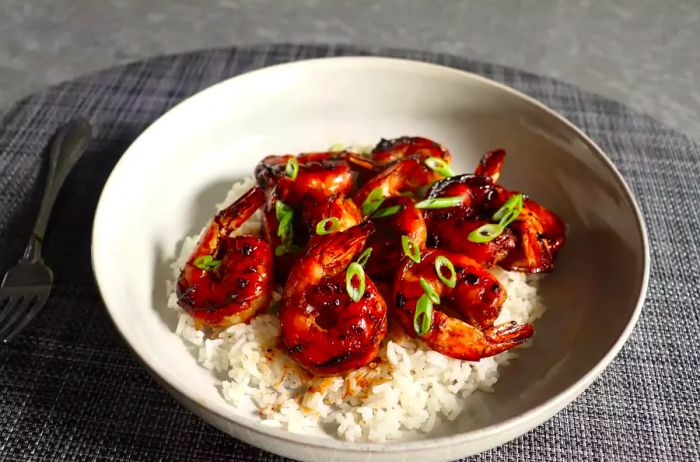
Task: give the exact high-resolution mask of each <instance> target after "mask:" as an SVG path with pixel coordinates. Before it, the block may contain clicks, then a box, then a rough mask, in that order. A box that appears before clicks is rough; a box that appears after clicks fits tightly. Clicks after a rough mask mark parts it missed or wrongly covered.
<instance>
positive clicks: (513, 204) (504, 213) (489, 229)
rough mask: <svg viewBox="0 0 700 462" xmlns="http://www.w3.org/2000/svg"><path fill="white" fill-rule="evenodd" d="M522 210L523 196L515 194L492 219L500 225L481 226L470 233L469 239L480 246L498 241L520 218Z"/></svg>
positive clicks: (488, 224)
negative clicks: (507, 228)
mask: <svg viewBox="0 0 700 462" xmlns="http://www.w3.org/2000/svg"><path fill="white" fill-rule="evenodd" d="M522 209H523V195H522V194H515V195H513V196H511V197H510V198H509V199H508V200H507V201H505V203H504V204H503V205H502V206H501V208H499V209H498V210H497V211H496V213H494V214H493V216H492V217H491V219H492V220H493V221H497V222H498V223H487V224H485V225H481V226H479V227H478V228H476V229H475V230H474V231H472V232H471V233H469V235H468V236H467V239H469V240H470V241H472V242H476V243H478V244H483V243H484V242H490V241H492V240H494V239H496V238H497V237H498V236H500V235H501V234H502V233H503V230H505V229H506V227H507V226H508V225H509V224H511V223H512V222H513V221H515V219H516V218H518V216H519V215H520V212H521V210H522Z"/></svg>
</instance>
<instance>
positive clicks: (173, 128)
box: [92, 58, 649, 461]
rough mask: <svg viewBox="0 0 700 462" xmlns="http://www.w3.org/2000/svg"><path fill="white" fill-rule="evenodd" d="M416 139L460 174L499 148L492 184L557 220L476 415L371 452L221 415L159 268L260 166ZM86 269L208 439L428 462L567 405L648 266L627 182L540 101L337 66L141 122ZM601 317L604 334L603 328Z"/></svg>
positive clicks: (216, 91)
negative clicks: (532, 321)
mask: <svg viewBox="0 0 700 462" xmlns="http://www.w3.org/2000/svg"><path fill="white" fill-rule="evenodd" d="M400 135H413V136H425V137H429V138H432V139H435V140H438V141H439V142H441V143H443V144H444V145H445V146H447V147H448V148H449V149H450V150H451V151H452V153H453V155H454V158H455V165H456V170H457V171H472V170H473V168H474V166H475V164H476V162H477V160H478V159H479V157H480V156H481V154H482V153H483V152H485V151H486V150H488V149H493V148H496V147H503V148H506V149H507V150H508V157H507V160H506V164H505V168H504V174H503V175H502V179H501V181H500V182H501V183H502V184H504V185H505V186H507V187H510V188H513V189H517V190H522V191H526V192H528V193H529V194H531V195H532V196H533V197H534V198H535V199H537V200H539V201H540V202H542V203H543V204H544V205H545V206H547V207H549V208H551V209H553V210H554V211H556V212H558V213H559V214H560V215H561V216H562V217H563V218H564V219H565V221H566V222H567V223H568V225H569V235H568V243H567V245H566V247H565V248H564V250H563V252H562V253H561V255H560V258H559V260H558V266H557V270H556V271H555V272H554V273H553V274H551V275H549V276H548V277H547V278H546V279H545V280H544V282H543V285H542V293H543V295H544V298H545V302H546V304H547V305H548V307H549V308H548V311H547V312H546V313H545V316H544V317H543V318H542V319H541V320H540V321H538V322H537V324H536V329H537V336H536V338H535V342H534V346H533V347H532V348H530V349H528V350H526V351H524V352H523V354H522V355H521V357H520V358H518V360H517V361H514V362H513V364H512V365H511V366H510V367H507V368H504V369H502V371H503V373H502V376H501V379H500V380H499V382H498V383H497V385H496V388H495V392H494V393H491V394H487V393H476V394H475V395H473V396H472V398H470V399H473V400H477V403H478V404H479V406H478V407H479V408H480V409H481V411H480V412H479V413H477V415H470V416H467V415H466V414H463V415H462V416H461V417H460V418H459V419H458V420H457V421H456V422H453V423H451V424H450V425H442V426H439V427H438V428H437V429H436V430H435V431H434V432H432V433H430V434H427V435H424V436H411V437H408V438H407V439H406V440H403V441H395V442H389V443H385V444H364V443H362V444H358V443H348V442H344V441H340V440H338V439H336V438H334V437H332V436H329V435H326V434H323V433H321V432H320V431H319V432H318V433H314V434H308V435H299V434H292V433H289V432H287V431H284V430H280V429H274V428H268V427H264V426H261V425H260V424H258V422H257V421H256V420H255V419H254V418H253V417H251V415H252V413H247V412H245V410H244V411H240V410H237V409H235V408H234V407H232V406H230V405H228V404H227V403H226V402H225V401H224V399H223V398H222V396H221V394H220V392H219V390H218V387H217V383H216V379H215V378H214V376H213V375H212V374H211V373H210V372H208V371H207V370H205V369H203V368H202V367H200V366H199V365H198V364H197V362H196V360H195V358H194V357H193V356H192V354H191V353H189V352H188V350H187V349H186V347H185V345H184V343H183V342H182V341H181V339H180V338H179V337H177V336H176V335H175V334H174V333H173V330H174V322H175V319H174V317H173V314H171V313H169V312H168V311H167V310H166V308H165V304H166V293H165V280H166V279H167V278H168V273H169V271H168V268H167V265H168V263H169V260H171V259H172V258H173V256H174V253H175V249H176V245H177V244H178V242H179V241H180V240H181V239H182V238H183V236H186V235H191V234H193V233H195V232H197V231H198V230H199V229H201V227H202V226H204V225H205V223H206V222H207V220H208V219H209V218H210V217H211V216H212V214H213V212H214V204H215V203H216V202H218V201H220V200H221V199H222V197H223V196H224V194H225V192H226V190H227V189H228V188H229V186H230V184H231V183H232V182H233V181H235V180H238V179H241V178H242V177H244V176H247V175H250V174H251V173H252V171H253V167H254V166H255V164H256V163H257V162H258V160H260V159H261V158H262V157H263V156H264V155H266V154H271V153H290V152H291V153H296V152H303V151H313V150H319V149H324V148H325V147H327V146H330V145H331V144H333V143H337V142H343V143H360V144H374V143H376V142H377V141H378V140H379V139H380V138H381V137H385V138H391V137H396V136H400ZM92 246H93V247H92V259H93V266H94V270H95V276H96V279H97V282H98V285H99V288H100V291H101V292H102V296H103V299H104V302H105V305H106V306H107V309H108V310H109V313H110V315H111V317H112V319H113V320H114V323H115V325H116V326H117V329H118V330H119V332H120V333H121V335H122V336H123V337H124V339H125V340H126V341H127V342H128V344H129V345H130V346H131V348H133V350H134V352H135V353H136V354H137V355H138V357H139V358H140V359H141V360H142V361H143V363H144V364H145V365H146V367H147V368H148V370H149V371H150V372H151V373H152V374H153V375H154V376H155V377H156V378H157V379H158V380H159V382H160V383H161V384H162V385H163V386H164V387H165V388H166V389H167V390H168V391H169V392H170V393H172V394H173V395H174V396H175V397H176V398H177V399H178V400H179V401H180V402H181V403H182V404H183V405H185V406H186V407H188V408H189V409H191V410H192V411H193V412H194V413H196V414H197V415H199V416H200V417H202V418H203V419H205V420H207V421H208V422H210V423H211V424H213V425H215V426H216V427H218V428H219V429H221V430H223V431H225V432H227V433H229V434H231V435H233V436H235V437H236V438H239V439H241V440H243V441H246V442H248V443H250V444H253V445H255V446H258V447H261V448H264V449H266V450H268V451H271V452H274V453H277V454H281V455H285V456H287V457H292V458H295V459H302V460H327V461H331V460H333V461H336V460H349V461H360V460H362V461H368V460H371V461H396V460H415V461H425V460H431V461H439V460H450V459H455V458H458V457H462V456H466V455H469V454H474V453H478V452H480V451H483V450H486V449H489V448H491V447H494V446H496V445H499V444H502V443H504V442H506V441H508V440H510V439H512V438H515V437H516V436H518V435H521V434H522V433H524V432H526V431H527V430H529V429H531V428H533V427H535V426H536V425H538V424H540V423H542V422H543V421H545V420H546V419H548V418H550V417H551V416H552V415H554V414H555V413H556V412H557V411H559V410H560V409H561V408H562V407H564V406H565V405H566V404H568V403H569V402H571V401H572V400H573V399H574V398H575V397H576V396H578V395H579V394H580V393H581V392H582V391H583V390H584V389H585V388H586V387H587V386H588V385H589V384H590V383H591V382H592V381H593V380H594V379H595V378H596V377H597V376H598V375H599V374H600V373H601V372H602V371H603V369H604V368H605V366H606V365H607V364H608V363H609V362H610V361H611V360H612V359H613V357H614V356H615V354H616V353H617V352H618V350H619V349H620V347H621V346H622V344H623V343H624V341H625V340H626V339H627V337H628V335H629V333H630V331H631V330H632V328H633V326H634V324H635V321H636V320H637V317H638V316H639V312H640V309H641V305H642V301H643V298H644V294H645V291H646V284H647V278H648V265H649V263H648V262H649V255H648V247H647V239H646V233H645V230H644V224H643V221H642V218H641V216H640V213H639V210H638V208H637V206H636V205H635V202H634V200H633V198H632V195H631V193H630V191H629V189H628V188H627V186H626V185H625V183H624V181H623V180H622V178H621V177H620V175H619V174H618V172H617V171H616V170H615V168H614V167H613V166H612V164H611V163H610V162H609V161H608V160H607V159H606V158H605V156H604V155H603V154H602V153H601V151H600V149H599V148H598V147H597V146H595V144H594V143H593V142H592V141H591V140H590V139H588V138H587V137H586V136H585V135H584V134H583V133H581V132H580V131H579V130H577V129H576V128H575V127H574V126H572V125H571V124H570V123H568V122H567V121H566V120H564V119H563V118H561V117H559V116H558V115H556V114H555V113H553V112H552V111H550V110H548V109H547V108H546V107H544V106H543V105H541V104H540V103H538V102H536V101H534V100H532V99H530V98H528V97H526V96H524V95H522V94H520V93H518V92H516V91H514V90H512V89H510V88H507V87H505V86H503V85H500V84H497V83H494V82H492V81H489V80H487V79H484V78H482V77H479V76H476V75H472V74H469V73H465V72H461V71H457V70H454V69H449V68H445V67H440V66H435V65H429V64H424V63H418V62H412V61H402V60H395V59H384V58H333V59H322V60H313V61H304V62H297V63H292V64H285V65H280V66H274V67H270V68H266V69H263V70H260V71H256V72H252V73H249V74H245V75H242V76H239V77H236V78H233V79H230V80H227V81H225V82H222V83H219V84H217V85H214V86H213V87H211V88H209V89H207V90H204V91H202V92H201V93H199V94H197V95H195V96H193V97H191V98H189V99H188V100H186V101H185V102H183V103H181V104H179V105H178V106H177V107H175V108H173V109H172V110H170V111H169V112H168V113H166V114H165V115H164V116H163V117H161V118H160V119H158V120H157V121H156V122H155V123H154V124H153V125H152V126H151V127H149V128H148V129H147V130H146V131H145V132H144V133H143V134H142V135H141V136H140V137H139V138H138V139H137V140H136V141H135V142H134V144H133V145H132V146H131V147H130V148H129V149H128V151H127V152H126V153H125V154H124V156H123V157H122V159H121V160H120V161H119V163H118V164H117V166H116V167H115V169H114V171H113V172H112V175H111V176H110V178H109V180H108V181H107V184H106V185H105V188H104V191H103V193H102V197H101V199H100V202H99V205H98V208H97V213H96V216H95V224H94V230H93V243H92ZM602 320H604V322H603V321H602Z"/></svg>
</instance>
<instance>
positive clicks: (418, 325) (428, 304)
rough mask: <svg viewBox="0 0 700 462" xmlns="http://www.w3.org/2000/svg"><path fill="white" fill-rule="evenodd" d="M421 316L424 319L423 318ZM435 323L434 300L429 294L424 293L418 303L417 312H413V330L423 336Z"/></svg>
mask: <svg viewBox="0 0 700 462" xmlns="http://www.w3.org/2000/svg"><path fill="white" fill-rule="evenodd" d="M421 316H423V319H422V320H421ZM432 324H433V302H432V301H430V297H429V296H428V295H427V294H423V295H421V296H420V298H419V299H418V302H417V303H416V312H415V313H414V314H413V330H415V331H416V334H418V335H420V336H421V337H422V336H424V335H425V334H427V333H428V331H430V327H431V326H432Z"/></svg>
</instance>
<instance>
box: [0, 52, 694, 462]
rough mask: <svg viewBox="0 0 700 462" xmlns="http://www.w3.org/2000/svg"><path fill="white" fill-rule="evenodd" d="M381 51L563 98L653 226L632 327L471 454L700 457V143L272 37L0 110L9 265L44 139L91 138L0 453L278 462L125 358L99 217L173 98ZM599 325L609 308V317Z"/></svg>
mask: <svg viewBox="0 0 700 462" xmlns="http://www.w3.org/2000/svg"><path fill="white" fill-rule="evenodd" d="M334 55H384V56H394V57H402V58H410V59H415V60H422V61H428V62H433V63H438V64H443V65H447V66H452V67H455V68H459V69H465V70H468V71H472V72H475V73H478V74H481V75H484V76H486V77H488V78H491V79H494V80H497V81H499V82H503V83H505V84H507V85H510V86H512V87H514V88H516V89H518V90H520V91H522V92H524V93H526V94H528V95H530V96H532V97H534V98H536V99H538V100H540V101H542V102H543V103H544V104H546V105H548V106H549V107H551V108H553V109H554V110H555V111H557V112H558V113H560V114H562V115H563V116H564V117H566V118H568V119H569V120H570V121H572V122H573V123H574V124H576V125H578V126H579V127H581V128H582V129H583V130H584V132H586V133H587V134H589V135H590V136H591V137H592V138H593V139H594V140H595V141H596V142H597V143H599V145H600V146H601V147H602V149H603V150H604V151H605V152H606V153H607V154H608V155H609V156H610V157H611V159H612V161H613V162H614V163H615V165H616V166H617V167H618V168H619V169H620V171H621V172H622V174H623V175H624V177H625V178H626V179H627V181H628V182H629V184H630V185H631V187H632V189H633V191H634V193H635V194H636V196H637V198H638V200H639V203H640V206H641V208H642V212H643V214H644V216H645V219H646V223H647V226H648V230H649V235H650V239H651V256H652V268H651V281H650V286H649V293H648V296H647V300H646V303H645V305H644V309H643V312H642V315H641V318H640V320H639V324H638V325H637V327H636V329H635V330H634V332H633V333H632V336H631V337H630V339H629V341H628V342H627V344H626V345H625V347H624V348H623V349H622V351H621V352H620V354H619V355H618V357H617V358H616V359H615V360H614V361H613V362H612V364H611V365H610V366H609V367H608V368H607V370H606V371H605V372H604V373H603V375H602V376H601V377H600V378H599V379H598V380H597V381H596V382H595V383H594V384H593V385H592V386H591V387H590V388H589V389H588V390H587V391H586V392H585V393H584V394H583V395H582V396H580V397H579V398H578V399H577V400H575V401H574V403H572V404H571V405H570V406H568V407H567V408H565V409H564V410H563V411H562V412H560V413H559V414H557V415H556V416H555V417H554V418H552V419H551V420H549V421H548V422H546V423H545V424H543V425H541V426H539V427H538V428H536V429H534V430H532V431H531V432H529V433H527V434H525V435H524V436H522V437H520V438H518V439H516V440H514V441H512V442H510V443H508V444H505V445H503V446H501V447H499V448H496V449H493V450H491V451H488V452H485V453H483V454H481V455H479V456H476V457H474V458H473V460H484V461H490V460H499V461H500V460H518V461H520V460H521V461H531V460H561V461H573V460H640V461H650V460H657V461H676V460H700V449H699V444H700V443H699V441H700V429H699V427H700V423H699V421H700V340H699V339H698V336H699V334H700V303H699V302H698V300H700V284H699V282H700V277H699V276H698V275H699V274H700V255H699V253H700V250H699V249H700V212H698V210H700V209H699V207H698V204H700V183H699V182H698V179H699V178H700V147H698V145H697V144H694V143H693V142H692V141H690V140H689V139H687V138H686V137H684V136H683V135H680V134H679V133H677V132H675V131H673V130H670V129H668V128H666V127H664V126H663V125H661V124H659V123H657V122H655V121H654V120H653V119H651V118H650V117H648V116H645V115H640V114H638V113H636V112H633V111H631V110H629V109H627V108H625V107H624V106H622V105H620V104H618V103H616V102H613V101H609V100H607V99H604V98H601V97H599V96H596V95H592V94H589V93H585V92H582V91H580V90H578V89H576V88H575V87H572V86H570V85H567V84H564V83H561V82H558V81H555V80H551V79H548V78H543V77H540V76H536V75H532V74H528V73H524V72H520V71H517V70H514V69H509V68H505V67H501V66H496V65H491V64H485V63H480V62H475V61H470V60H467V59H462V58H458V57H454V56H446V55H437V54H431V53H424V52H417V51H399V50H382V49H366V48H365V49H360V48H355V47H346V46H325V45H313V46H299V45H269V46H255V47H246V48H236V49H222V50H210V51H202V52H195V53H190V54H184V55H177V56H165V57H158V58H154V59H149V60H146V61H142V62H137V63H133V64H128V65H125V66H121V67H117V68H113V69H109V70H106V71H103V72H99V73H96V74H92V75H89V76H86V77H83V78H80V79H77V80H74V81H70V82H67V83H64V84H61V85H58V86H56V87H53V88H50V89H47V90H45V91H43V92H41V93H38V94H35V95H33V96H31V97H29V98H27V99H25V100H24V101H22V102H20V103H18V104H17V105H16V106H15V107H14V108H12V109H11V110H9V111H8V112H7V113H6V114H5V115H4V118H3V120H2V121H1V122H0V270H1V271H2V272H3V273H4V271H5V270H6V269H7V268H8V267H10V266H11V265H12V264H14V262H15V261H16V260H17V259H18V258H19V257H20V256H21V253H22V249H23V246H24V243H25V239H26V238H27V236H28V235H29V232H30V229H31V226H32V222H33V220H34V216H35V214H36V212H37V210H38V204H39V198H40V195H41V192H42V188H43V178H44V175H45V172H46V150H45V146H46V144H47V142H48V140H49V138H50V137H51V135H52V134H53V132H54V130H55V129H56V128H57V127H58V126H59V125H60V124H62V123H63V122H65V121H67V120H68V119H70V118H71V117H74V116H77V115H82V116H85V117H87V118H89V119H90V120H91V121H92V122H93V124H94V126H95V131H96V133H97V136H96V138H95V140H94V142H93V143H92V145H91V147H90V149H89V151H88V152H87V154H86V155H85V156H84V157H83V159H82V160H81V161H80V163H79V164H78V165H77V167H76V168H75V170H74V171H73V172H72V173H71V175H70V176H69V177H68V179H67V181H66V183H65V185H64V188H63V191H62V192H61V194H60V197H59V198H58V201H57V203H56V207H55V209H54V213H53V216H52V220H51V224H50V229H49V233H48V235H47V238H46V242H45V247H44V255H45V259H46V260H47V262H48V263H49V264H50V266H51V267H52V268H53V269H54V272H55V275H56V283H55V286H54V291H53V294H52V298H51V300H50V301H49V303H48V305H47V306H46V308H45V309H44V311H43V312H42V313H41V315H40V316H39V317H38V318H37V319H36V320H35V321H34V322H33V323H32V324H31V325H30V327H29V328H28V329H27V330H26V331H25V333H24V334H23V335H22V336H21V337H20V338H19V339H18V340H17V341H16V342H15V343H13V344H11V345H6V346H3V345H0V459H1V460H26V459H31V460H51V461H53V460H66V461H72V460H87V459H95V458H99V459H101V458H108V459H112V460H127V459H128V460H169V461H170V460H188V461H192V460H211V461H219V460H222V461H223V460H237V461H256V462H257V461H281V460H284V459H283V458H281V457H278V456H275V455H272V454H269V453H266V452H265V451H262V450H259V449H257V448H254V447H251V446H248V445H246V444H245V443H242V442H239V441H237V440H235V439H233V438H231V437H229V436H227V435H225V434H223V433H221V432H219V431H217V430H216V429H214V428H213V427H210V426H209V425H207V424H206V423H204V422H203V421H201V420H200V419H198V418H197V417H195V416H194V415H192V414H190V413H189V412H188V411H187V410H185V409H184V408H182V407H180V406H179V405H178V404H177V403H176V402H175V401H174V400H173V399H172V398H171V397H170V396H169V395H168V394H167V393H166V392H164V391H163V390H162V389H161V388H160V387H159V386H158V385H157V384H156V383H155V381H154V380H153V379H152V378H151V377H150V376H149V375H148V373H147V372H146V371H145V369H144V368H142V367H141V365H140V364H139V362H138V361H137V360H136V359H135V358H134V357H133V356H132V354H131V353H130V352H129V350H128V348H127V347H126V345H125V344H124V343H123V342H122V340H121V339H120V337H119V336H118V334H117V332H116V330H115V328H114V326H113V325H112V323H111V321H110V320H109V318H108V316H107V313H106V310H105V309H104V307H103V305H102V301H101V299H100V296H99V294H98V291H97V288H96V285H95V282H94V279H93V275H92V271H91V268H90V238H91V226H92V218H93V214H94V211H95V206H96V204H97V200H98V198H99V195H100V192H101V189H102V186H103V184H104V182H105V180H106V179H107V176H108V175H109V173H110V171H111V169H112V168H113V166H114V165H115V163H116V162H117V160H118V159H119V157H120V155H121V154H122V153H123V152H124V150H125V149H126V148H127V146H128V145H129V144H130V143H131V142H132V141H133V140H134V139H135V138H136V137H137V136H138V135H139V133H141V132H142V131H143V129H144V128H145V127H146V126H148V125H149V124H150V123H151V122H153V121H154V120H155V119H156V118H158V117H159V116H160V115H161V114H163V113H164V112H165V111H167V110H168V109H169V108H171V107H172V106H173V105H175V104H176V103H178V102H180V101H182V100H183V99H185V98H187V97H188V96H190V95H192V94H193V93H195V92H197V91H199V90H201V89H203V88H205V87H207V86H209V85H211V84H213V83H215V82H218V81H221V80H223V79H226V78H229V77H231V76H234V75H237V74H241V73H243V72H247V71H250V70H253V69H257V68H261V67H264V66H269V65H272V64H277V63H282V62H287V61H294V60H300V59H306V58H316V57H323V56H334ZM601 322H605V320H601Z"/></svg>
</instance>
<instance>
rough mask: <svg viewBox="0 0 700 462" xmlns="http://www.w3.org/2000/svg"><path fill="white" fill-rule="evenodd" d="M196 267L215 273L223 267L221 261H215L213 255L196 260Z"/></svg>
mask: <svg viewBox="0 0 700 462" xmlns="http://www.w3.org/2000/svg"><path fill="white" fill-rule="evenodd" d="M194 266H196V267H197V268H199V269H201V270H204V271H213V270H215V269H217V268H218V267H219V266H221V260H214V257H212V256H211V255H202V256H201V257H197V258H196V259H195V260H194Z"/></svg>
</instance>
